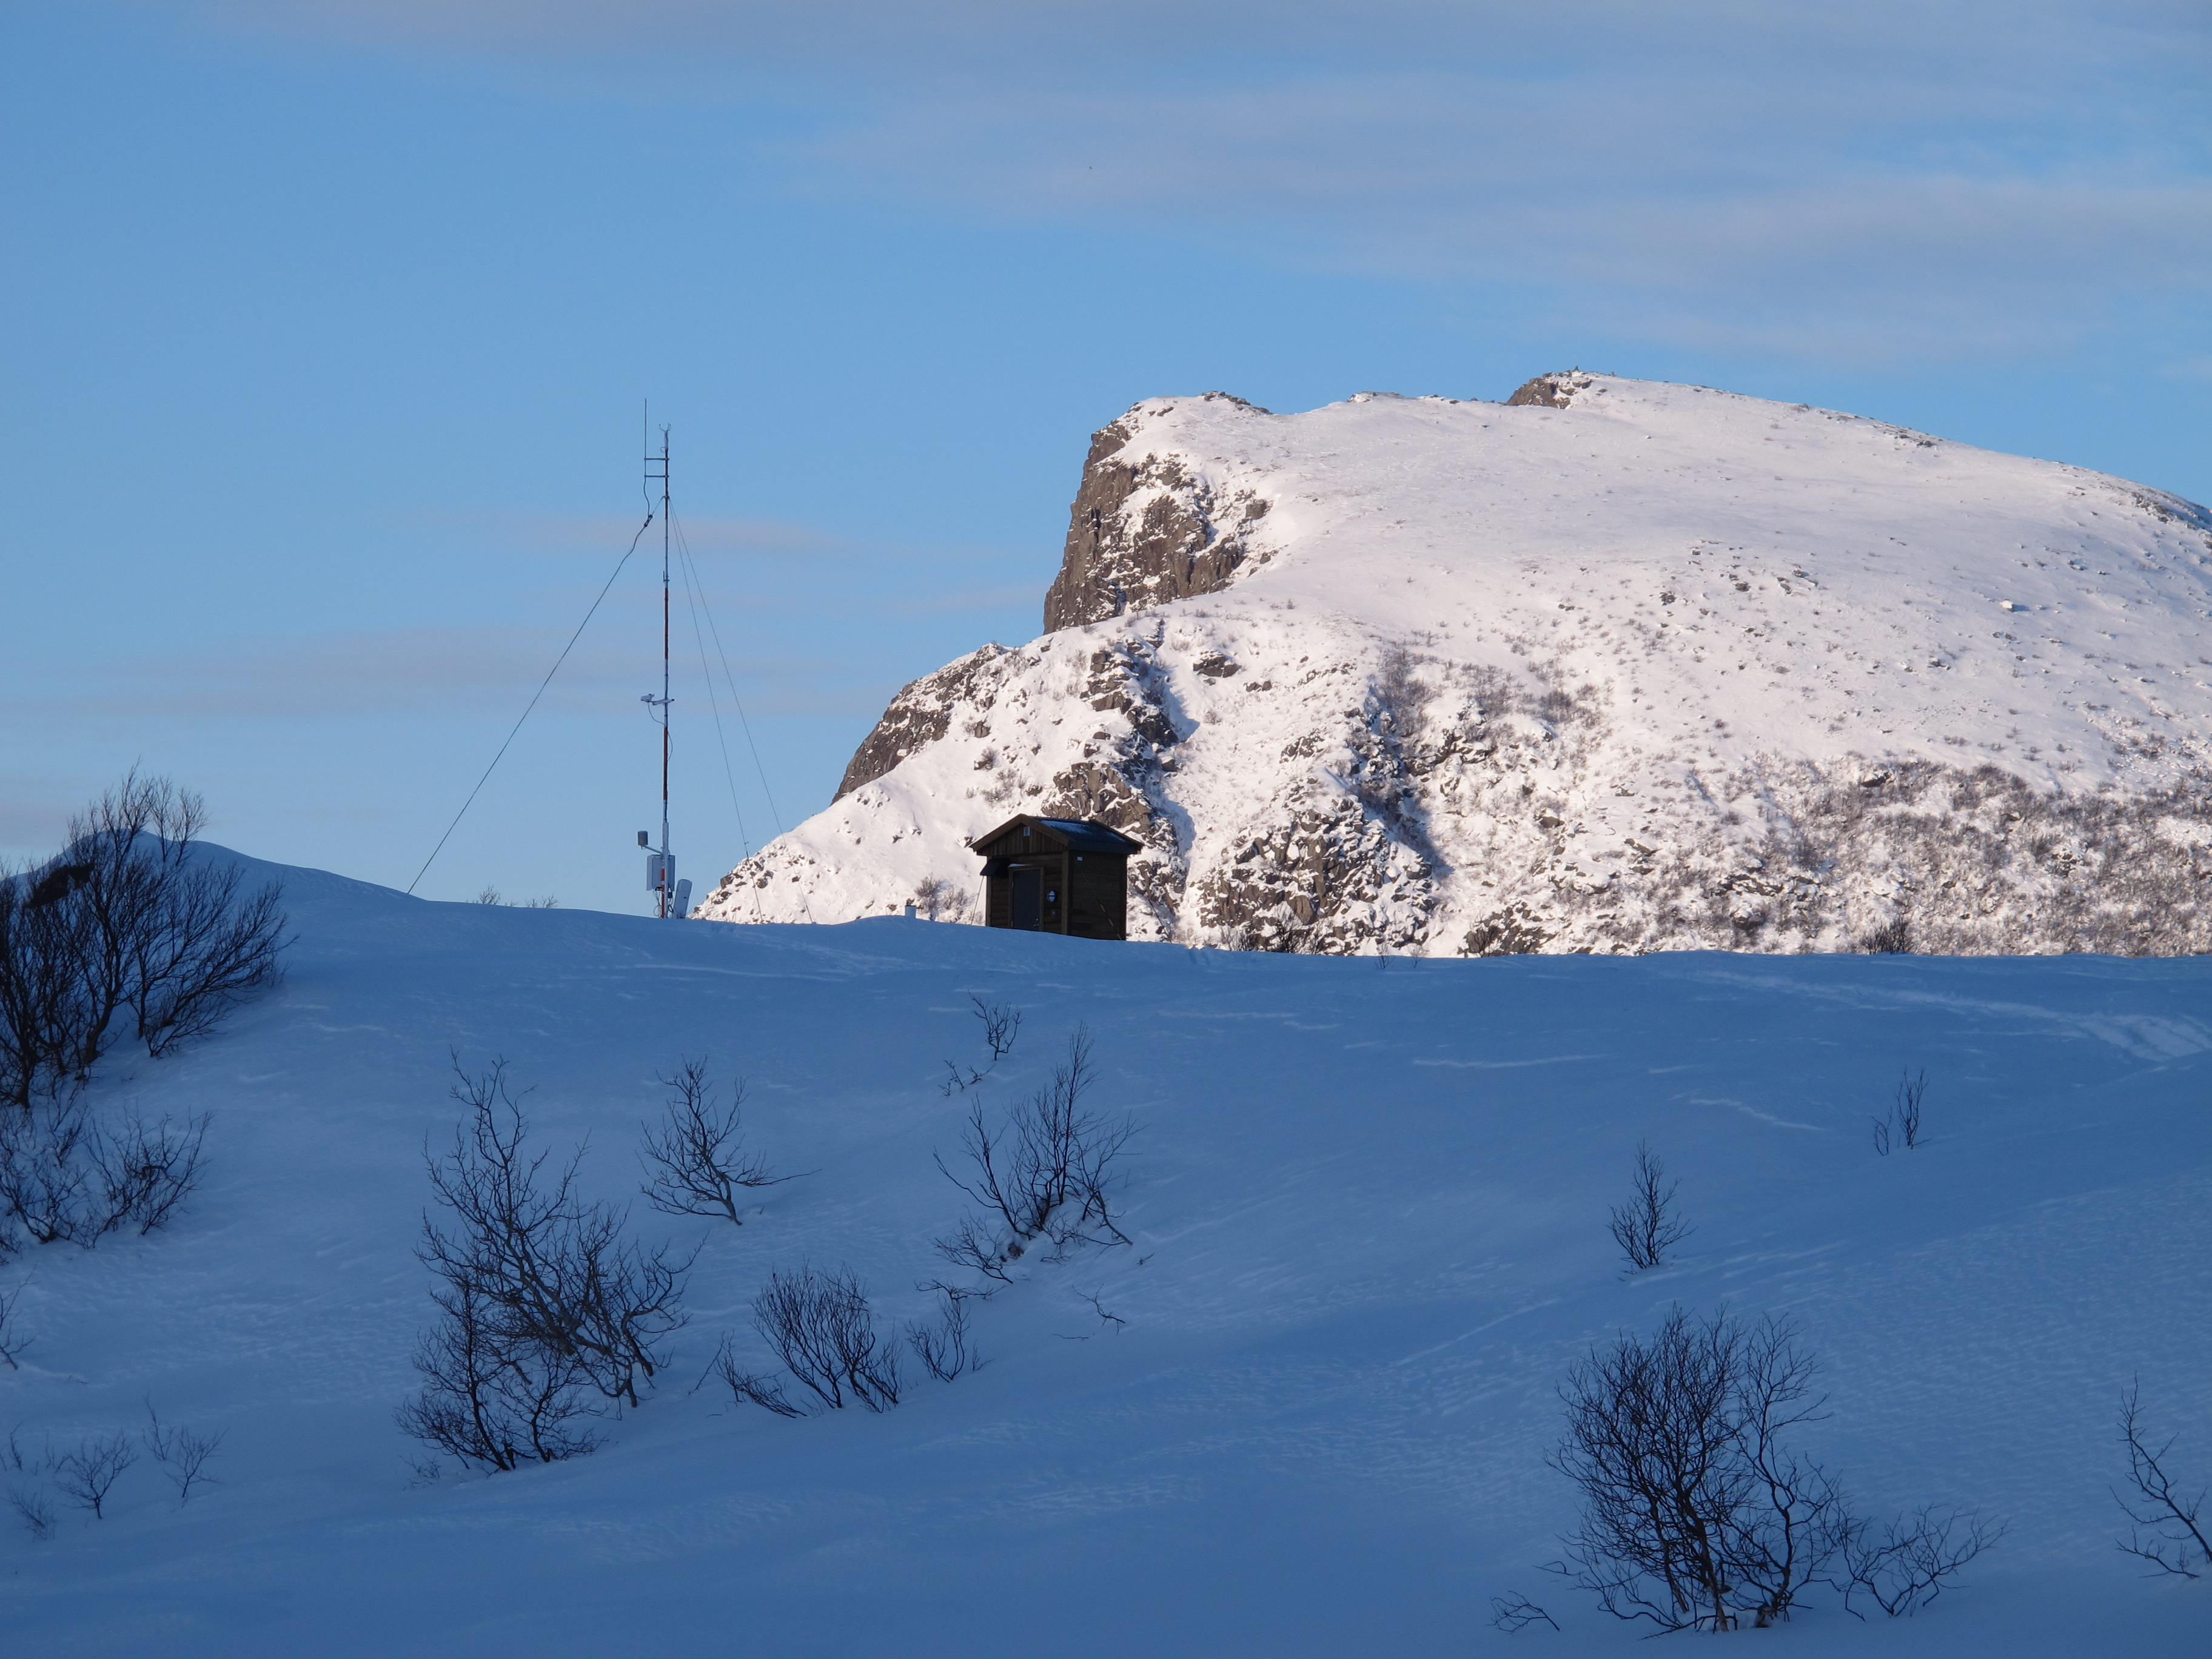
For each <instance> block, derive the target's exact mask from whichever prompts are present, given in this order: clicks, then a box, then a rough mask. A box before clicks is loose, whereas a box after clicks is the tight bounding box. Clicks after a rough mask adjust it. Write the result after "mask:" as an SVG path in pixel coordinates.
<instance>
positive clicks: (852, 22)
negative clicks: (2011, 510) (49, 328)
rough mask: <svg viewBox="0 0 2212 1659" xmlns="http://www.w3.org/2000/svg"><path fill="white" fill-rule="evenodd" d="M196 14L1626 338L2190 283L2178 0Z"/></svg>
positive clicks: (2192, 85)
mask: <svg viewBox="0 0 2212 1659" xmlns="http://www.w3.org/2000/svg"><path fill="white" fill-rule="evenodd" d="M192 9H195V10H197V11H198V12H199V13H200V14H201V15H204V16H209V17H212V18H215V19H216V20H218V21H222V23H224V24H225V25H226V26H228V27H234V28H246V29H252V30H256V31H259V32H262V33H284V34H287V35H289V36H291V37H294V38H295V39H301V40H325V41H342V42H346V43H349V44H350V45H352V46H371V47H374V48H375V49H379V50H384V51H389V52H409V53H414V54H417V55H427V56H430V57H435V58H442V59H446V60H449V61H462V62H473V63H477V64H483V65H487V66H490V67H494V68H495V69H497V70H500V71H501V72H502V73H507V74H524V75H529V76H538V77H539V78H540V79H541V81H542V82H543V83H544V84H547V85H549V86H550V85H555V84H557V85H558V86H559V87H560V88H562V90H563V91H564V93H566V94H571V95H573V94H575V93H576V92H578V91H579V90H583V89H587V88H591V87H592V86H597V87H598V88H601V89H602V90H603V91H605V93H607V94H611V95H618V96H621V97H624V98H631V99H653V98H678V99H686V100H700V99H710V100H725V101H729V102H732V103H737V104H752V105H756V106H763V107H773V108H774V109H775V110H776V111H778V112H781V114H782V115H783V116H784V117H785V118H786V126H787V132H788V135H789V136H788V137H787V140H786V141H785V142H784V143H783V145H782V147H781V149H780V150H779V151H778V152H777V153H776V155H775V157H772V158H770V159H771V160H772V161H780V164H781V167H782V168H783V174H782V176H783V178H784V179H785V182H786V184H787V186H788V187H790V188H792V189H794V190H804V191H811V192H814V193H817V194H821V195H827V196H842V197H848V198H852V199H854V200H856V201H864V202H868V203H872V204H876V205H877V206H878V209H880V210H887V211H896V210H911V209H912V208H913V207H915V206H916V205H923V206H927V207H930V208H932V209H933V210H939V211H951V212H956V213H959V214H963V215H968V216H974V217H976V218H979V219H987V220H994V221H998V222H1036V223H1047V224H1055V225H1079V226H1083V227H1086V228H1091V229H1094V230H1100V231H1107V232H1110V233H1113V234H1121V235H1127V236H1133V237H1152V238H1170V239H1175V240H1182V241H1185V242H1191V241H1197V242H1204V243H1211V244H1214V245H1217V246H1224V247H1229V248H1233V249H1237V250H1240V251H1243V252H1247V253H1249V254H1252V255H1255V256H1257V257H1261V258H1271V259H1275V260H1279V261H1283V262H1287V263H1293V264H1301V265H1307V266H1324V267H1331V268H1335V269H1340V270H1358V271H1360V272H1362V273H1364V274H1369V275H1375V276H1389V277H1401V278H1406V279H1409V280H1419V281H1423V282H1437V283H1455V284H1465V285H1471V286H1474V287H1475V288H1478V289H1481V290H1483V291H1485V292H1486V293H1489V294H1491V295H1493V296H1503V297H1505V298H1508V299H1510V301H1511V302H1512V303H1514V304H1516V306H1522V307H1531V308H1534V309H1536V310H1538V311H1540V312H1542V313H1546V314H1547V316H1550V317H1552V318H1553V319H1556V320H1557V321H1559V323H1561V324H1564V325H1573V326H1577V327H1580V328H1584V329H1586V330H1590V331H1594V332H1595V333H1596V334H1598V335H1600V336H1602V337H1613V338H1616V339H1621V340H1629V339H1638V338H1658V339H1664V340H1668V341H1674V342H1679V343H1699V344H1703V345H1707V346H1720V347H1722V348H1723V349H1725V348H1726V347H1727V346H1728V345H1729V344H1731V343H1734V344H1736V345H1739V346H1742V347H1747V348H1751V349H1760V350H1767V351H1771V350H1784V351H1787V350H1796V351H1799V352H1802V353H1807V354H1812V355H1824V356H1825V355H1844V356H1863V355H1864V354H1865V353H1866V352H1868V351H1869V350H1875V349H1881V350H1887V351H1890V352H1895V353H1913V354H1925V353H1929V352H1945V353H1953V354H1955V353H1959V352H1975V353H1981V354H1984V355H1992V356H2013V355H2020V354H2023V353H2028V352H2033V351H2038V350H2041V351H2048V350H2049V349H2051V345H2052V343H2053V341H2054V340H2056V339H2057V338H2060V337H2063V336H2065V335H2066V334H2068V333H2069V332H2079V331H2083V330H2093V329H2095V328H2098V327H2100V326H2102V325H2104V324H2105V323H2106V321H2107V320H2108V319H2110V318H2111V317H2112V316H2113V315H2114V314H2116V313H2118V312H2120V311H2122V310H2124V309H2125V308H2127V307H2130V306H2135V305H2140V304H2145V303H2156V302H2157V301H2160V300H2161V299H2174V298H2179V299H2182V300H2184V301H2187V302H2190V303H2194V302H2196V301H2198V300H2200V299H2201V297H2202V296H2203V294H2204V292H2205V290H2206V288H2207V286H2208V283H2212V275H2208V274H2209V273H2212V131H2208V130H2207V127H2206V124H2205V120H2204V114H2203V102H2202V99H2201V88H2202V86H2203V84H2205V83H2207V82H2212V28H2208V27H2207V25H2206V21H2205V17H2204V13H2203V8H2202V6H2201V3H2197V0H2118V3H2112V0H2014V3H2008V4H2003V5H1999V4H1996V3H1993V0H1957V3H1953V4H1948V5H1945V6H1941V7H1929V6H1927V5H1925V4H1923V3H1907V0H1863V3H1861V4H1857V5H1854V6H1850V7H1848V8H1844V7H1835V6H1826V5H1814V4H1809V3H1808V4H1795V5H1793V4H1786V3H1784V4H1776V3H1771V0H1766V3H1753V0H1696V3H1686V0H1676V3H1664V0H1650V3H1626V0H1552V3H1548V4H1547V5H1545V6H1542V7H1532V6H1528V5H1526V4H1524V3H1520V0H1514V3H1501V0H1488V3H1484V0H1455V3H1447V0H1359V3H1356V4H1355V3H1350V0H1322V3H1315V0H1304V3H1300V0H1283V3H1280V4H1276V5H1265V6H1263V5H1261V4H1258V3H1255V0H1184V3H1176V4H1169V3H1166V0H1122V3H1121V4H1119V5H1117V6H1115V8H1113V9H1111V10H1110V11H1108V12H1101V11H1100V10H1098V9H1097V8H1096V7H1095V6H1092V5H1090V4H1076V3H1072V0H1061V3H1048V0H941V3H938V4H933V5H931V6H928V7H921V6H915V5H913V4H910V3H909V4H886V3H883V0H812V3H810V4H808V5H805V6H799V7H794V6H790V5H787V4H774V5H771V4H768V3H764V0H631V3H629V4H626V5H623V6H619V7H610V6H605V5H602V4H593V3H589V0H206V3H201V4H199V5H197V6H195V7H193V8H192ZM670 64H680V65H681V67H680V69H677V70H670V69H669V68H668V67H667V66H668V65H670Z"/></svg>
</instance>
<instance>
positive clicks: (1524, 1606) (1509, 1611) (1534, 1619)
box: [1490, 1595, 1559, 1636]
mask: <svg viewBox="0 0 2212 1659" xmlns="http://www.w3.org/2000/svg"><path fill="white" fill-rule="evenodd" d="M1490 1623H1491V1626H1492V1628H1493V1629H1497V1630H1502V1631H1504V1632H1505V1633H1506V1634H1507V1635H1508V1636H1518V1635H1519V1634H1520V1633H1521V1632H1522V1631H1524V1630H1529V1629H1533V1628H1534V1626H1538V1625H1548V1626H1551V1628H1552V1629H1553V1630H1557V1629H1559V1620H1556V1619H1554V1618H1553V1617H1552V1615H1551V1614H1550V1613H1547V1612H1545V1611H1544V1610H1543V1608H1541V1607H1538V1606H1537V1605H1536V1604H1535V1603H1534V1601H1530V1600H1529V1599H1528V1597H1527V1596H1525V1595H1493V1596H1492V1597H1491V1598H1490Z"/></svg>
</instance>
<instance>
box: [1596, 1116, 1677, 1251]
mask: <svg viewBox="0 0 2212 1659" xmlns="http://www.w3.org/2000/svg"><path fill="white" fill-rule="evenodd" d="M1666 1181H1667V1170H1666V1166H1665V1165H1664V1164H1661V1163H1660V1162H1659V1160H1658V1159H1657V1158H1655V1157H1653V1156H1652V1153H1651V1146H1650V1142H1649V1141H1639V1142H1638V1143H1637V1147H1636V1188H1635V1192H1634V1193H1633V1194H1632V1196H1631V1197H1630V1199H1629V1200H1628V1202H1627V1203H1626V1204H1620V1205H1616V1206H1614V1207H1613V1216H1612V1220H1611V1222H1610V1224H1609V1225H1610V1227H1611V1230H1612V1232H1613V1243H1616V1244H1618V1245H1620V1250H1621V1254H1622V1255H1625V1256H1626V1257H1627V1258H1628V1265H1629V1270H1630V1271H1631V1272H1632V1273H1641V1272H1643V1271H1644V1269H1645V1268H1647V1267H1662V1266H1664V1265H1665V1263H1666V1261H1667V1257H1668V1253H1669V1252H1670V1251H1672V1250H1673V1249H1674V1247H1675V1246H1676V1245H1677V1244H1680V1243H1681V1242H1682V1241H1683V1240H1684V1239H1686V1238H1687V1237H1689V1236H1690V1234H1691V1231H1692V1229H1691V1228H1689V1227H1688V1226H1686V1225H1684V1224H1683V1223H1682V1222H1681V1221H1680V1220H1679V1219H1678V1218H1676V1217H1675V1214H1674V1194H1675V1193H1676V1192H1678V1191H1679V1190H1680V1188H1681V1185H1682V1183H1681V1182H1679V1181H1678V1182H1675V1183H1674V1185H1673V1186H1671V1187H1670V1186H1668V1185H1667V1184H1666Z"/></svg>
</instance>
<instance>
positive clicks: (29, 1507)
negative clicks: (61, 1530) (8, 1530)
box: [8, 1485, 54, 1539]
mask: <svg viewBox="0 0 2212 1659" xmlns="http://www.w3.org/2000/svg"><path fill="white" fill-rule="evenodd" d="M8 1504H9V1508H11V1509H13V1510H15V1518H16V1519H17V1520H19V1521H21V1522H22V1523H23V1527H24V1529H25V1530H26V1531H27V1532H28V1533H29V1534H31V1536H32V1537H33V1538H39V1539H46V1538H52V1536H53V1535H54V1501H53V1499H52V1498H49V1497H47V1496H46V1492H44V1491H43V1490H42V1489H41V1488H40V1487H37V1486H26V1485H16V1486H10V1487H9V1489H8Z"/></svg>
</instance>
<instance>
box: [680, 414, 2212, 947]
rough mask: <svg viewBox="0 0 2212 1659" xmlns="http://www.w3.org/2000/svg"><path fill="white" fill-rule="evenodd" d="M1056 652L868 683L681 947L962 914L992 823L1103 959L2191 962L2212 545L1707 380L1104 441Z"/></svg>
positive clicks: (2157, 501) (2211, 931)
mask: <svg viewBox="0 0 2212 1659" xmlns="http://www.w3.org/2000/svg"><path fill="white" fill-rule="evenodd" d="M1045 622H1046V626H1047V628H1048V629H1051V630H1053V631H1050V632H1048V633H1047V634H1046V635H1044V636H1043V637H1042V638H1040V639H1038V640H1036V641H1032V642H1031V643H1030V644H1028V645H1026V646H1023V647H1018V648H1014V649H1008V648H1006V647H1000V646H997V645H990V646H986V647H983V648H982V649H981V650H979V651H977V652H975V653H973V654H971V655H970V656H968V657H966V658H963V659H961V660H960V661H958V662H957V663H954V664H952V665H950V666H948V667H946V668H945V669H942V670H940V671H938V672H937V673H935V674H933V675H930V676H928V677H927V678H924V679H921V680H919V681H916V682H915V684H912V685H910V686H908V688H907V689H906V690H904V691H902V692H901V693H900V695H899V696H898V697H897V698H896V700H895V701H894V702H892V704H891V706H890V708H889V710H887V711H886V713H885V714H884V719H883V720H882V721H881V723H880V724H879V725H878V726H877V728H876V730H875V731H874V732H872V733H871V734H870V736H869V738H868V739H867V740H866V742H865V743H864V744H862V745H861V747H860V750H859V751H858V752H857V753H856V754H855V755H854V758H853V762H852V764H851V766H850V767H849V768H848V769H847V772H846V775H845V778H844V781H843V784H842V787H841V790H840V793H839V796H838V799H836V802H835V803H834V804H833V805H831V806H830V807H829V810H828V811H824V812H822V813H820V814H818V815H817V816H816V817H813V818H811V819H810V820H809V821H807V822H806V823H804V824H802V825H800V826H799V828H798V829H795V830H793V831H792V832H791V833H790V834H788V835H786V836H782V837H781V838H780V839H779V840H777V841H775V842H772V843H771V844H770V845H769V847H767V848H764V849H763V851H762V852H760V853H759V854H757V855H755V856H754V857H752V858H750V859H748V860H745V861H744V863H742V864H740V865H739V866H738V867H737V868H736V869H734V870H732V872H730V873H729V875H728V876H727V877H726V878H724V879H723V881H722V882H721V883H720V885H719V886H718V887H717V888H716V890H714V893H713V894H712V895H711V896H709V897H708V900H707V901H706V902H705V903H704V904H703V905H702V907H701V908H700V912H699V914H701V915H704V916H708V917H712V918H714V919H718V920H723V921H842V920H847V919H850V918H854V917H859V916H864V915H879V914H883V913H884V912H886V911H891V910H896V909H898V908H901V907H902V905H903V904H904V903H906V902H908V901H910V900H916V899H918V900H919V901H920V902H921V905H922V908H923V909H924V911H925V913H927V914H933V915H938V916H939V917H942V918H945V919H948V920H957V919H963V918H965V919H970V920H972V919H975V917H976V915H977V913H978V911H979V910H980V904H979V902H977V889H978V882H977V878H976V875H975V870H976V865H975V860H974V858H973V857H972V856H971V855H970V854H969V853H968V852H967V850H966V842H967V841H968V839H969V837H971V836H975V835H976V834H979V833H981V831H983V830H985V829H989V828H991V827H993V825H994V824H995V823H998V822H999V821H1000V820H1002V819H1004V818H1005V817H1008V816H1011V815H1012V813H1014V812H1017V811H1030V812H1037V813H1042V814H1049V815H1054V816H1060V817H1097V818H1099V819H1101V820H1103V822H1105V823H1109V824H1112V825H1113V826H1114V827H1115V828H1116V829H1121V830H1122V831H1123V832H1124V833H1126V834H1128V835H1130V836H1135V837H1137V838H1138V839H1139V840H1140V841H1142V842H1144V843H1145V848H1146V851H1145V852H1144V854H1142V855H1141V856H1140V857H1139V859H1138V860H1135V861H1134V862H1133V866H1132V904H1131V928H1132V934H1133V937H1139V938H1150V939H1182V940H1190V941H1200V942H1206V943H1211V944H1217V945H1231V946H1249V947H1256V948H1262V949H1268V950H1284V951H1324V952H1364V953H1371V952H1375V951H1390V952H1399V953H1415V954H1422V955H1430V956H1452V955H1495V954H1504V953H1515V952H1522V951H1547V952H1565V951H1602V952H1631V951H1650V950H1668V949H1682V948H1690V947H1697V946H1721V947H1725V948H1730V949H1739V950H1753V951H1799V950H1808V949H1810V950H1838V949H1849V948H1853V947H1855V946H1863V945H1866V944H1867V943H1869V941H1870V940H1871V941H1879V942H1881V943H1885V944H1889V945H1910V946H1911V948H1915V949H1921V950H1929V951H1953V952H1985V951H2012V952H2020V951H2069V950H2093V951H2121V952H2127V953H2141V952H2151V953H2179V952H2184V951H2203V950H2207V949H2212V909H2208V908H2207V905H2206V902H2205V899H2204V894H2205V891H2206V889H2205V887H2204V883H2205V881H2206V879H2207V877H2208V874H2212V806H2209V805H2208V802H2212V751H2208V743H2209V742H2212V736H2209V735H2208V734H2212V720H2208V717H2212V686H2209V685H2208V682H2212V659H2208V657H2207V655H2206V651H2207V647H2206V644H2205V640H2206V634H2207V628H2208V623H2212V515H2208V514H2207V513H2205V511H2204V509H2203V508H2201V507H2196V506H2194V505H2191V504H2190V503H2188V502H2185V501H2180V500H2178V499H2176V498H2174V497H2172V496H2170V495H2162V494H2160V493H2159V492H2157V491H2155V490H2151V489H2145V488H2143V487H2142V486H2139V485H2136V484H2131V483H2126V482H2124V481H2123V480H2120V479H2117V478H2112V477H2104V476H2102V475H2100V474H2096V473H2092V472H2087V471H2082V470H2081V469H2080V468H2077V467H2071V466H2064V465H2055V464H2052V463H2049V462H2043V461H2034V460H2027V459H2021V458H2018V457H2014V456H2008V455H1999V454H1994V453H1990V452H1987V451H1984V450H1978V449H1972V448H1970V447H1966V446H1964V445H1960V444H1954V443H1949V442H1946V441H1942V440H1941V439H1937V438H1933V437H1929V436H1927V435H1923V434H1921V433H1917V432H1911V431H1906V430H1903V429H1901V428H1897V427H1893V426H1887V425H1884V424H1882V423H1881V422H1876V421H1871V420H1865V419H1862V418H1859V417H1857V416H1849V415H1843V414H1838V413H1836V412H1834V411H1832V410H1821V409H1814V408H1810V407H1808V406H1805V405H1802V404H1799V405H1790V404H1776V403H1769V402H1765V401H1762V400H1760V399H1757V398H1743V397H1737V396H1734V395H1731V394H1729V393H1726V392H1714V391H1710V390H1707V389H1705V388H1703V387H1697V386H1668V385H1660V384H1655V383H1650V382H1644V381H1634V380H1619V379H1614V378H1612V377H1608V376H1602V375H1593V374H1562V375H1553V376H1547V377H1544V378H1543V379H1541V380H1536V381H1532V382H1531V383H1530V384H1529V385H1528V386H1525V387H1523V388H1522V390H1521V391H1520V392H1517V393H1516V394H1515V396H1514V398H1512V399H1511V401H1510V402H1509V403H1507V404H1486V403H1479V402H1458V401H1454V400H1451V399H1448V398H1397V397H1389V396H1384V395H1380V394H1368V393H1363V394H1361V395H1359V396H1358V397H1356V398H1352V399H1350V400H1349V401H1347V402H1345V403H1340V404H1331V405H1328V407H1326V408H1322V409H1317V410H1311V411H1309V412H1307V413H1304V414H1293V415H1276V414H1272V413H1270V412H1268V411H1267V410H1261V409H1258V408H1255V407H1254V406H1252V405H1251V404H1246V403H1243V402H1241V401H1239V400H1238V399H1237V398H1229V397H1225V396H1222V395H1219V394H1208V395H1206V396H1205V397H1201V398H1165V399H1158V400H1155V401H1152V402H1147V403H1145V404H1139V405H1138V406H1137V407H1136V408H1135V409H1133V410H1131V411H1130V412H1129V413H1128V414H1127V415H1126V416H1122V417H1121V419H1120V420H1118V421H1116V422H1114V423H1113V424H1112V425H1110V426H1109V427H1107V428H1104V429H1103V431H1102V432H1100V433H1099V434H1098V435H1097V438H1096V439H1095V441H1094V442H1093V444H1092V447H1091V457H1090V459H1089V461H1088V463H1087V465H1086V466H1085V473H1084V480H1083V484H1082V488H1081V490H1080V492H1079V495H1078V496H1077V499H1076V501H1075V507H1074V512H1073V520H1072V523H1071V527H1070V531H1069V535H1068V545H1067V550H1066V556H1065V558H1064V560H1063V563H1062V567H1061V570H1060V575H1059V577H1058V579H1057V580H1055V581H1054V584H1053V586H1052V590H1051V592H1050V594H1049V595H1048V599H1047V602H1046V614H1045Z"/></svg>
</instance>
